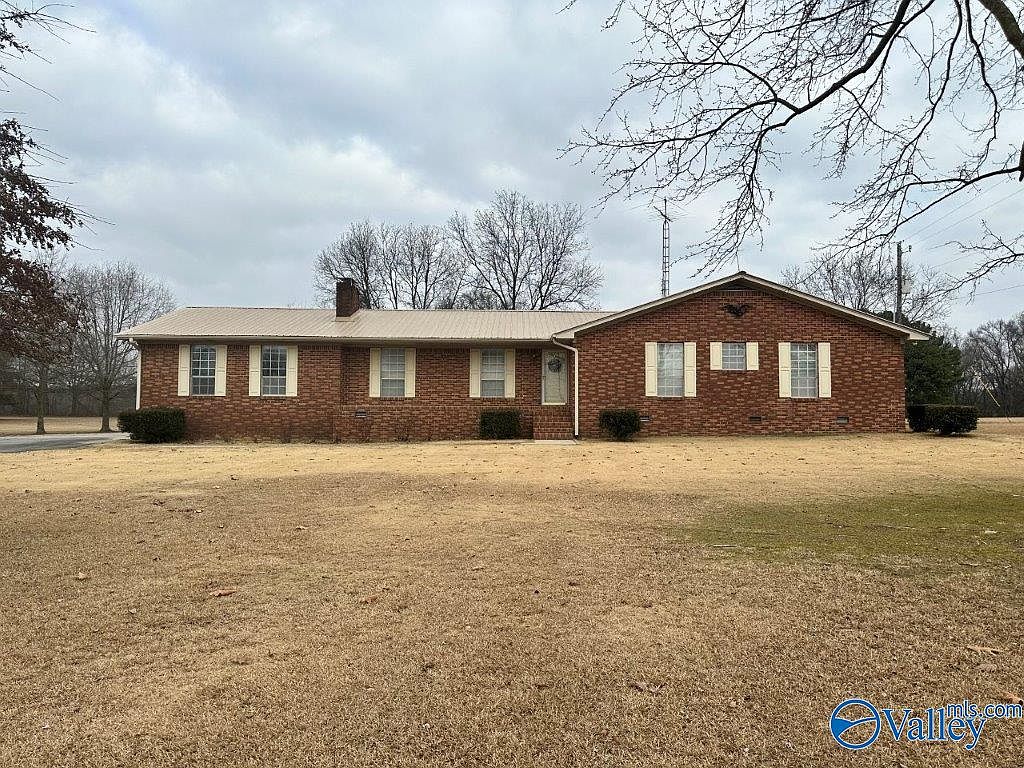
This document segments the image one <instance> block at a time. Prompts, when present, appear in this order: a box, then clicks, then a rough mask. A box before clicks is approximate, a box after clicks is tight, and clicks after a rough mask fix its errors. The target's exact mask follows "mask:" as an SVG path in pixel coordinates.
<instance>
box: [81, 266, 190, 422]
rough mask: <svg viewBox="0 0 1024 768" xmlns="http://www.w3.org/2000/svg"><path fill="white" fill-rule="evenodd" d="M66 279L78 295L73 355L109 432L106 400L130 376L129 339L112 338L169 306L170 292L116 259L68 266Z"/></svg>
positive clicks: (132, 375)
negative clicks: (79, 265)
mask: <svg viewBox="0 0 1024 768" xmlns="http://www.w3.org/2000/svg"><path fill="white" fill-rule="evenodd" d="M73 272H74V274H73V276H72V278H71V283H72V284H73V285H74V286H75V287H76V292H77V293H78V295H79V298H78V304H79V307H80V315H79V326H78V333H77V334H76V335H75V359H76V361H77V362H78V364H79V365H81V366H82V368H83V370H84V373H85V376H86V378H87V380H88V381H89V382H90V388H91V390H92V391H93V393H94V394H95V396H96V399H97V400H98V401H99V405H100V416H101V417H102V425H101V426H100V431H101V432H109V431H110V404H111V402H113V401H114V399H115V398H116V397H117V396H118V395H120V394H123V393H124V392H125V391H127V390H128V389H129V388H130V387H131V385H132V383H133V382H134V380H135V358H136V355H137V354H138V353H137V351H136V350H135V348H134V347H133V346H132V344H131V343H129V342H127V341H122V340H120V339H118V338H116V337H117V334H119V333H121V332H122V331H124V330H127V329H128V328H131V327H133V326H136V325H139V324H141V323H145V322H147V321H149V320H152V319H153V318H155V317H158V316H160V315H162V314H164V313H166V312H169V311H171V310H172V309H174V306H175V302H174V298H173V296H172V295H171V292H170V291H169V290H168V289H167V287H166V286H165V285H163V284H162V283H160V282H158V281H156V280H153V279H152V278H150V277H148V276H147V275H145V274H143V273H142V272H141V271H140V270H139V268H138V267H136V266H135V265H134V264H130V263H128V262H124V261H120V262H115V263H112V264H101V265H98V266H89V267H84V268H80V269H76V270H74V271H73Z"/></svg>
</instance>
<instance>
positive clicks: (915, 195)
mask: <svg viewBox="0 0 1024 768" xmlns="http://www.w3.org/2000/svg"><path fill="white" fill-rule="evenodd" d="M571 4H572V3H570V5H571ZM1017 7H1018V8H1019V4H1018V6H1017ZM625 14H633V15H635V16H636V17H637V18H638V20H639V23H640V24H641V27H642V33H641V36H640V38H639V39H638V41H637V54H636V56H635V57H634V58H633V59H632V60H630V61H628V62H626V64H625V66H624V70H625V73H626V82H625V84H624V85H622V86H621V87H619V88H618V89H617V90H616V92H615V93H614V95H613V97H612V100H611V103H610V105H609V107H608V109H607V110H606V111H605V113H604V115H603V117H602V118H601V120H600V121H599V122H598V124H597V125H596V126H595V127H594V128H593V129H590V130H585V131H584V132H583V134H582V135H581V137H580V138H578V139H577V140H575V141H573V142H571V143H570V146H569V149H570V150H572V151H578V152H581V153H582V154H583V155H587V154H590V153H592V154H594V155H595V156H596V159H597V163H598V166H599V167H600V169H601V171H602V173H603V175H604V177H605V180H606V182H607V183H608V185H609V194H610V195H611V194H616V193H620V192H624V193H627V194H639V195H642V196H647V195H649V194H652V193H656V194H657V195H658V196H659V197H660V196H662V195H665V194H667V195H669V196H671V197H672V198H673V199H675V200H677V201H680V202H687V201H693V200H695V199H697V198H699V197H702V196H704V195H707V194H709V193H712V194H715V195H721V194H723V193H725V194H727V196H728V199H727V201H726V202H725V203H724V205H722V207H721V209H720V213H719V218H718V220H717V222H716V223H715V224H714V225H713V226H712V227H711V229H710V230H709V232H708V233H707V237H706V238H705V239H704V240H703V241H701V242H699V243H696V244H694V246H693V251H692V253H691V256H692V257H693V258H695V259H697V261H698V263H699V267H698V270H697V271H698V273H710V272H713V271H715V270H717V269H718V268H720V267H721V266H723V265H724V264H726V263H728V262H729V261H731V260H732V259H734V258H738V255H739V253H740V249H741V246H743V244H744V243H745V242H746V241H748V240H749V239H751V238H754V239H758V238H760V236H761V233H762V231H763V227H764V225H765V223H766V221H767V214H766V211H767V206H768V203H769V202H770V200H771V195H772V192H771V189H770V188H768V186H767V185H766V181H765V179H766V174H768V173H770V172H772V171H773V170H778V169H779V168H780V167H781V166H782V164H783V163H784V162H785V160H786V159H785V155H786V154H787V152H786V151H785V149H788V148H785V147H782V146H780V143H781V142H782V140H783V137H787V140H788V139H792V138H793V137H794V134H795V133H796V131H797V129H800V130H803V131H805V132H806V133H807V134H808V135H809V138H808V139H807V142H808V144H809V146H808V147H807V153H806V154H807V155H810V156H812V157H814V158H815V159H816V161H817V162H818V163H819V164H820V165H822V166H823V172H824V176H825V177H826V178H837V177H840V176H842V175H844V174H845V173H846V172H847V171H848V170H854V171H856V172H858V173H859V172H861V169H863V168H864V167H865V161H866V164H867V167H868V168H873V170H868V171H867V175H866V176H864V177H862V178H860V179H859V181H858V184H857V186H856V188H855V189H854V191H853V193H852V195H851V196H850V198H849V199H847V200H845V201H842V202H841V211H842V215H843V216H845V217H847V222H848V229H847V231H846V232H845V233H843V234H842V235H841V236H840V237H839V238H837V239H836V241H835V242H834V243H832V244H831V245H830V246H829V245H826V246H824V251H823V252H824V253H827V254H831V255H834V256H837V257H839V256H843V255H850V254H867V253H874V252H877V251H879V250H881V249H882V248H883V247H884V246H885V245H886V244H887V243H888V242H890V241H891V240H892V239H894V237H895V236H896V234H897V232H898V231H899V230H900V228H901V227H902V226H903V225H904V224H906V223H907V222H909V221H912V220H913V219H915V218H917V217H918V216H921V215H922V214H924V213H925V212H927V211H929V210H932V209H934V208H935V207H936V206H939V205H941V204H942V203H943V202H944V201H946V200H950V199H951V198H954V197H956V196H958V195H962V193H964V192H969V191H972V190H975V189H979V188H985V186H986V185H989V184H991V183H992V182H994V181H1000V180H1002V179H1004V178H1005V179H1012V180H1014V181H1024V148H1022V146H1021V143H1022V137H1021V136H1019V135H1016V136H1011V137H1009V138H1007V137H1004V134H1005V133H1006V132H1007V130H1006V125H1007V120H1006V116H1007V115H1008V114H1010V113H1012V112H1015V111H1017V110H1019V109H1020V108H1021V107H1022V106H1024V66H1022V64H1024V34H1022V32H1021V29H1020V24H1019V20H1018V18H1017V16H1016V11H1014V10H1012V9H1011V7H1010V6H1008V5H1007V4H1006V2H1005V1H1004V0H978V2H977V3H975V4H972V2H971V0H950V2H946V3H936V2H934V0H896V1H895V2H882V0H829V2H824V3H822V2H816V1H814V0H805V1H804V2H790V1H789V0H766V1H765V2H759V3H752V2H749V1H748V0H709V1H708V2H705V0H644V2H640V3H635V4H633V3H626V2H625V0H618V2H616V3H615V4H614V6H613V11H612V13H611V16H610V17H609V18H608V20H607V22H606V25H608V26H612V25H615V24H618V23H620V22H623V20H624V15H625ZM908 78H909V79H910V80H911V81H912V83H913V82H916V86H915V85H914V84H908V83H907V82H906V81H907V79H908ZM896 86H901V87H896ZM631 110H638V112H639V114H637V115H635V116H634V114H633V113H632V112H631ZM855 161H856V162H855ZM966 247H968V248H972V249H974V251H975V253H976V255H977V257H978V263H977V265H976V266H975V267H974V268H973V269H971V270H969V271H968V273H967V274H966V275H964V276H962V277H961V278H960V280H959V281H958V282H959V284H960V285H963V284H965V283H970V282H971V281H974V280H976V279H977V278H979V277H981V276H983V275H986V274H988V273H989V272H991V271H992V269H994V268H997V267H999V266H1002V265H1005V264H1007V263H1015V262H1018V261H1019V260H1021V259H1022V258H1024V235H1022V233H1021V232H1020V231H1019V229H1018V230H1017V231H1014V232H1010V233H1006V234H1005V235H1003V236H1002V237H997V236H995V235H993V233H992V232H991V231H986V234H985V235H983V236H982V239H981V240H980V241H979V242H978V243H973V244H967V246H966Z"/></svg>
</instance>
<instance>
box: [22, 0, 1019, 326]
mask: <svg viewBox="0 0 1024 768" xmlns="http://www.w3.org/2000/svg"><path fill="white" fill-rule="evenodd" d="M563 4H564V0H554V2H544V1H543V0H539V1H537V2H528V1H524V0H508V2H498V1H496V0H495V1H493V2H492V1H488V0H466V1H465V2H437V3H428V2H424V1H422V0H414V1H410V2H336V1H335V2H323V3H315V2H301V1H296V0H289V1H288V2H281V3H257V2H233V3H232V2H217V3H209V2H202V3H199V2H196V3H190V2H183V1H181V0H176V1H175V2H139V3H128V2H107V3H95V4H88V5H87V4H84V3H82V4H79V5H78V6H76V7H73V8H70V9H68V10H66V11H65V12H64V15H65V16H66V17H67V18H69V19H71V20H73V21H75V22H76V23H78V24H79V25H81V26H82V27H85V28H87V29H88V30H89V31H83V32H74V31H72V32H69V33H67V34H66V35H65V40H66V42H60V41H56V40H52V39H51V40H44V39H41V40H39V41H38V42H39V44H40V50H41V52H42V53H43V54H44V55H45V56H46V58H47V59H48V61H33V62H29V63H27V64H26V65H25V66H24V67H23V69H22V70H20V73H22V74H24V75H25V77H26V79H28V80H30V81H31V82H32V83H33V84H35V85H37V86H39V87H40V88H41V89H44V90H45V91H46V92H48V93H49V94H52V97H51V96H47V95H45V94H42V93H38V92H33V91H30V90H28V89H25V88H22V87H16V88H14V89H13V90H12V92H11V93H9V94H7V96H6V97H5V101H7V103H8V104H11V103H12V102H13V106H12V108H13V109H14V110H16V111H18V112H21V113H23V116H24V118H25V120H26V122H28V123H29V124H31V125H33V126H37V127H38V128H39V129H40V130H41V133H40V138H41V139H42V140H43V141H45V142H46V143H47V144H48V145H49V146H50V147H51V148H53V149H55V150H56V151H58V152H60V153H61V154H62V155H63V156H64V157H65V158H66V160H65V162H64V163H63V164H62V165H61V166H60V167H59V168H57V169H52V170H51V169H47V173H48V175H51V176H55V177H57V178H59V179H61V180H64V181H66V182H67V183H68V185H67V186H66V187H63V186H62V187H61V188H60V190H61V192H62V193H65V194H66V195H67V196H68V197H69V198H70V199H71V200H73V201H74V202H75V203H77V204H79V205H80V206H82V207H83V208H85V209H86V210H87V211H88V212H89V213H90V214H92V215H94V216H96V217H98V218H100V219H103V220H104V221H106V222H109V223H97V224H94V225H93V227H92V230H93V231H92V232H89V233H83V234H82V236H81V241H82V244H83V246H85V247H82V248H79V249H77V250H76V252H75V255H76V258H79V259H82V260H104V259H129V260H132V261H135V262H137V263H138V264H140V265H141V266H142V267H144V268H145V269H146V270H147V271H148V272H150V273H152V274H154V275H156V276H158V277H160V278H161V279H163V280H164V281H166V282H167V283H168V284H169V285H170V286H171V287H172V289H173V291H174V292H175V295H176V296H177V298H178V300H179V301H180V302H181V303H183V304H228V305H232V304H238V305H250V306H268V305H269V306H280V305H308V304H310V303H311V302H312V285H311V283H312V280H311V262H312V259H313V256H314V254H315V252H316V251H317V250H318V249H319V248H321V247H323V246H324V245H326V244H327V243H329V242H330V241H331V240H332V239H334V237H336V236H337V235H338V234H339V233H340V232H341V231H342V230H343V229H344V228H345V227H346V226H347V224H348V223H349V222H351V221H355V220H358V219H362V218H370V219H382V218H383V219H389V220H393V221H396V222H406V221H414V222H421V223H438V224H440V223H442V222H443V221H444V220H445V219H446V218H447V217H448V216H449V215H450V214H451V213H452V212H453V211H454V210H456V209H461V210H470V209H471V208H472V207H474V206H477V205H480V204H482V203H485V202H486V201H487V199H488V198H489V197H490V196H491V194H492V193H493V192H494V190H495V189H497V188H501V187H513V188H516V189H519V190H521V191H522V192H524V193H526V194H527V195H529V196H532V197H535V198H538V199H546V200H565V201H575V202H578V203H580V204H581V205H584V206H587V207H591V206H594V205H595V203H596V202H597V200H598V198H599V196H600V194H601V185H600V180H599V179H598V178H597V177H595V176H594V175H593V174H592V173H591V170H592V169H591V167H590V166H589V165H586V164H583V165H581V164H577V163H575V162H574V161H572V160H571V159H566V158H563V157H560V153H559V148H560V147H561V146H563V145H564V144H565V143H566V141H567V140H568V139H569V138H570V137H572V136H573V135H574V134H576V132H577V131H578V129H579V127H580V126H581V125H584V124H591V123H592V122H593V120H594V118H595V117H596V116H597V115H598V114H599V113H600V111H601V110H602V109H603V107H604V106H605V105H606V103H607V100H608V95H609V93H610V91H611V89H612V88H613V87H614V86H615V84H616V83H617V82H618V80H619V75H618V74H617V73H616V70H617V68H618V67H619V66H620V64H621V63H622V62H623V61H624V60H625V59H626V58H627V57H628V56H629V54H630V52H631V50H632V46H631V44H630V35H629V30H628V29H627V28H625V27H623V28H619V29H615V30H612V31H610V32H609V31H602V29H601V21H602V19H603V17H604V13H605V12H606V10H607V8H606V7H605V6H606V5H608V3H602V2H587V3H580V4H579V5H578V7H575V8H573V9H572V10H570V11H568V12H564V13H558V9H559V8H560V7H561V5H563ZM788 163H789V164H788V165H787V166H786V168H785V173H784V174H783V175H782V176H781V178H779V179H778V180H776V181H775V182H774V187H775V192H776V201H775V204H774V205H773V207H772V209H771V211H770V213H771V217H772V227H771V229H770V230H769V231H768V232H767V234H766V239H765V246H764V250H763V251H762V250H759V249H758V248H757V247H756V246H753V247H751V248H750V249H749V251H748V253H747V255H746V256H745V257H744V259H743V262H742V267H743V268H744V269H746V270H748V271H752V272H755V273H758V274H761V275H763V276H765V277H768V278H777V277H778V276H779V273H780V270H781V269H782V268H783V267H784V266H786V265H788V264H792V263H796V262H799V261H801V260H803V259H805V258H806V257H807V254H808V247H809V246H810V245H811V244H812V243H814V242H817V241H820V240H823V239H827V238H828V237H829V236H831V235H833V234H834V233H835V230H834V227H835V226H836V225H833V224H832V223H831V222H830V221H829V218H828V213H829V209H828V206H827V202H828V198H827V197H826V196H824V195H823V194H822V187H821V186H820V184H818V183H816V179H817V178H818V177H817V176H816V172H815V171H814V170H813V169H811V168H810V167H809V166H808V165H807V163H806V161H805V160H804V159H803V158H801V157H800V156H799V155H798V156H794V157H790V158H789V160H788ZM1017 191H1019V188H1018V186H1015V185H1014V184H1013V182H1005V183H1001V184H1000V185H998V186H996V187H995V188H993V189H991V190H989V191H986V192H985V193H983V194H982V195H980V196H978V197H977V198H976V199H973V200H971V201H969V202H968V204H967V205H963V206H962V207H960V208H959V209H957V210H952V211H951V212H950V211H949V210H947V211H944V212H940V213H939V214H937V215H936V216H934V217H932V218H931V219H929V220H927V221H921V223H920V225H919V226H916V227H911V234H913V235H914V236H913V237H910V238H909V240H910V242H912V243H913V245H914V254H913V255H914V257H915V258H917V259H920V260H923V261H926V262H928V263H932V264H943V263H944V262H948V261H949V260H950V259H953V258H954V257H956V256H957V253H956V252H955V251H953V250H952V249H951V248H948V247H945V248H944V247H943V243H944V242H945V241H946V240H948V239H949V238H952V237H955V236H957V235H958V234H961V233H964V232H969V231H970V230H965V228H966V227H970V226H971V225H973V224H975V223H976V222H977V220H978V219H979V218H980V216H979V214H983V215H984V216H985V217H986V218H988V219H989V220H990V221H991V222H992V223H993V224H996V225H999V224H1002V225H1004V226H1014V225H1015V226H1017V227H1018V228H1019V227H1020V222H1021V220H1022V219H1024V216H1022V211H1024V195H1014V193H1015V192H1017ZM1009 195H1014V196H1013V197H1008V196H1009ZM957 204H959V201H958V202H957ZM952 207H953V206H951V207H950V208H951V209H952ZM714 212H715V209H714V206H713V205H712V204H711V203H708V204H707V205H703V206H693V207H691V208H690V209H687V210H682V211H677V221H676V223H675V224H674V229H673V232H672V237H673V243H674V244H675V248H674V253H675V255H677V256H680V255H682V254H683V252H684V249H683V246H684V245H685V243H687V242H692V241H695V240H698V239H700V237H701V234H702V226H703V225H705V224H706V223H707V222H708V221H709V220H711V219H712V218H713V216H714ZM961 218H964V219H965V220H964V221H963V222H960V223H957V221H958V220H959V219H961ZM1014 223H1015V224H1014ZM917 230H921V231H920V232H919V233H918V232H917ZM941 230H944V231H941ZM588 238H589V241H590V243H591V247H592V251H591V255H592V258H593V259H594V260H595V261H596V262H598V263H599V264H600V265H601V266H602V268H603V270H604V275H605V285H604V290H603V292H602V297H601V298H602V304H603V306H604V307H605V308H608V309H616V308H621V307H625V306H628V305H631V304H635V303H637V302H640V301H644V300H648V299H651V298H654V297H656V296H657V294H658V286H659V279H660V247H661V231H660V225H659V224H658V222H657V220H656V218H655V217H654V216H653V215H652V214H651V213H650V211H649V209H648V208H647V207H646V206H645V205H644V204H643V201H638V200H632V201H629V200H616V201H613V202H612V203H611V204H609V205H608V206H607V207H606V208H604V210H603V211H599V210H597V208H596V207H595V208H593V210H592V218H591V222H590V225H589V228H588ZM969 263H970V262H969V261H965V260H961V261H959V262H953V263H951V264H948V265H946V268H947V269H951V270H954V271H955V270H957V269H962V268H966V266H968V265H969ZM692 271H693V268H692V267H691V266H689V265H687V264H686V263H682V264H679V265H677V266H676V267H675V268H674V271H673V276H672V283H673V289H681V288H685V287H687V286H689V285H692V284H694V282H695V281H693V280H692V279H690V278H689V274H690V273H692ZM1019 283H1024V269H1020V268H1018V269H1015V270H1013V271H1010V272H1005V273H1003V274H1002V275H1000V277H999V278H998V280H997V281H995V282H993V283H991V284H989V285H987V286H985V287H983V288H981V290H982V291H986V293H985V294H984V295H982V296H979V297H978V298H977V299H976V300H975V302H974V303H973V304H968V303H967V302H961V303H960V304H958V305H957V307H956V308H955V309H954V311H953V312H952V314H951V316H950V318H949V321H950V322H951V323H952V324H954V325H956V326H958V327H960V328H969V327H972V326H974V325H977V324H978V323H980V322H983V321H985V320H988V319H992V318H994V317H1000V316H1003V317H1006V316H1009V315H1010V314H1012V313H1016V312H1019V311H1021V310H1022V309H1024V288H1019V287H1018V288H1012V289H1009V290H1007V288H1008V287H1009V286H1015V285H1017V284H1019Z"/></svg>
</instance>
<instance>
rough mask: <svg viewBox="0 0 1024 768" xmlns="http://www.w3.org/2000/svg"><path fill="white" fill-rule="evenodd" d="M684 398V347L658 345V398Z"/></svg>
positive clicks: (671, 344) (672, 344)
mask: <svg viewBox="0 0 1024 768" xmlns="http://www.w3.org/2000/svg"><path fill="white" fill-rule="evenodd" d="M682 396H683V345H682V344H680V343H669V344H665V343H660V342H659V343H658V397H682Z"/></svg>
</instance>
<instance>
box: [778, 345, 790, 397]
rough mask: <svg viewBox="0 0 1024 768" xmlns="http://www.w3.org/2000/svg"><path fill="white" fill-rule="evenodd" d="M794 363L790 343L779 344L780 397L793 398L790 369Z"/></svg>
mask: <svg viewBox="0 0 1024 768" xmlns="http://www.w3.org/2000/svg"><path fill="white" fill-rule="evenodd" d="M792 365H793V364H792V361H791V360H790V357H789V342H788V341H780V342H779V397H791V396H792V392H793V379H792V377H791V373H790V369H791V368H792Z"/></svg>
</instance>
